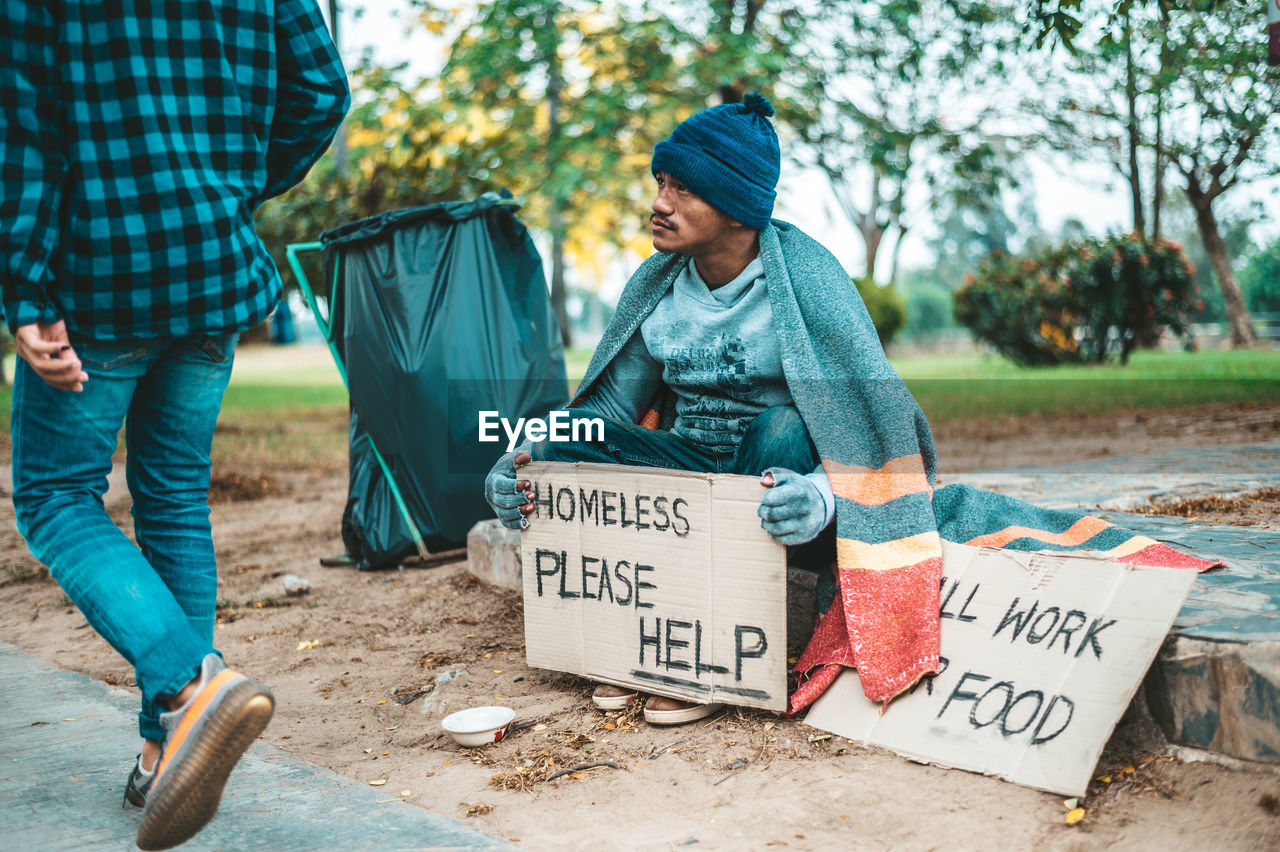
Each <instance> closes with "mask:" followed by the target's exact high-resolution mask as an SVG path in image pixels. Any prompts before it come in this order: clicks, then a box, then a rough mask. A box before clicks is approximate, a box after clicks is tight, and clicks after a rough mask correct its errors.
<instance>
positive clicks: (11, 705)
mask: <svg viewBox="0 0 1280 852" xmlns="http://www.w3.org/2000/svg"><path fill="white" fill-rule="evenodd" d="M137 701H138V700H137V698H136V697H135V696H134V695H132V694H131V693H129V692H126V691H125V690H123V689H117V688H113V687H110V686H107V685H106V684H102V683H97V682H95V681H92V680H90V679H89V678H87V677H84V676H83V675H79V674H75V673H72V672H67V671H63V670H61V669H58V668H56V667H54V666H52V665H50V664H49V663H46V662H45V661H44V660H42V659H40V658H38V657H36V656H35V655H33V654H30V653H28V652H26V651H23V650H22V649H20V648H17V647H15V646H13V645H9V644H7V643H4V642H0V848H4V849H13V850H18V849H21V850H32V852H37V851H38V852H51V851H52V850H83V849H119V850H126V849H135V848H136V847H135V846H134V845H133V838H134V836H135V835H136V834H137V831H138V823H139V821H140V819H141V811H140V810H139V809H137V808H134V807H129V808H121V798H122V797H123V795H124V781H125V775H126V774H127V773H128V770H129V760H130V758H132V756H133V755H134V753H135V750H136V748H137V745H138V741H137V736H136V731H137V721H136V712H137ZM388 798H389V797H388V794H387V793H386V792H385V791H381V790H377V789H374V788H371V787H369V786H367V785H364V784H360V783H358V782H355V781H351V780H349V779H347V778H343V777H341V776H340V775H337V774H336V773H333V772H330V771H329V770H327V769H321V768H320V767H318V766H312V765H311V764H308V763H306V762H305V761H303V760H300V759H298V758H296V757H292V756H290V755H288V754H286V753H285V752H283V751H281V750H280V749H278V748H275V747H273V746H269V745H266V744H264V743H261V742H259V743H255V744H254V745H253V747H252V748H250V749H249V752H248V753H247V754H246V755H245V756H244V758H243V759H242V760H241V761H240V764H239V766H238V767H237V768H236V771H235V772H234V773H233V774H232V776H231V779H230V781H228V782H227V787H226V790H225V792H224V794H223V797H222V806H221V808H219V810H218V814H217V816H215V817H214V818H213V821H212V822H210V823H209V825H208V826H207V827H206V828H205V829H204V831H202V832H201V833H200V834H198V835H196V836H195V838H194V839H192V840H191V841H190V842H188V843H187V844H186V845H184V846H183V847H181V848H182V849H184V850H192V852H205V850H223V852H241V851H242V850H243V852H249V850H253V851H254V852H257V850H268V849H269V850H272V852H291V850H298V851H299V852H304V850H305V852H316V850H344V852H345V850H371V852H372V850H377V852H396V850H417V849H421V850H500V849H513V848H515V847H513V846H511V845H509V844H506V843H504V842H503V841H500V840H496V839H494V838H491V837H487V836H485V835H483V834H481V833H480V832H478V831H475V830H474V829H472V828H470V827H468V826H465V825H462V824H461V823H459V822H456V821H454V820H451V819H448V818H446V817H443V816H438V815H436V814H433V813H431V812H429V811H425V810H423V809H422V808H419V807H415V806H413V805H408V804H404V803H402V802H400V801H399V800H398V799H397V800H395V801H391V802H388V801H386V800H387V799H388Z"/></svg>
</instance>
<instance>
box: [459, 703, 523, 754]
mask: <svg viewBox="0 0 1280 852" xmlns="http://www.w3.org/2000/svg"><path fill="white" fill-rule="evenodd" d="M515 717H516V711H514V710H512V709H511V708H510V707H471V708H469V709H467V710H459V711H458V712H457V713H450V714H449V715H448V716H445V717H444V719H443V720H441V722H440V727H442V728H444V729H445V730H446V731H448V732H449V736H451V737H453V738H454V740H456V741H457V743H458V745H461V746H482V745H487V744H489V743H496V742H498V741H500V740H501V739H502V738H503V737H505V736H506V735H507V730H508V729H509V728H510V726H511V720H512V719H514V718H515Z"/></svg>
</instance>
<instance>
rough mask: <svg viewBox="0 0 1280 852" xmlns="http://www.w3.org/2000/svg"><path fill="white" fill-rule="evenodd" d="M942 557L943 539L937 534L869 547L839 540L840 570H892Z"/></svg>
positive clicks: (862, 542) (837, 547) (911, 537)
mask: <svg viewBox="0 0 1280 852" xmlns="http://www.w3.org/2000/svg"><path fill="white" fill-rule="evenodd" d="M941 555H942V540H941V539H939V538H938V534H937V533H936V532H926V533H920V534H919V535H912V536H907V537H906V538H895V539H894V540H892V541H885V542H881V543H880V544H868V543H867V542H865V541H858V540H857V539H854V538H837V539H836V557H837V558H838V559H839V560H840V570H841V571H847V570H850V569H854V568H863V569H866V570H868V571H889V570H892V569H894V568H906V567H908V566H910V565H915V564H917V563H920V562H923V561H925V560H926V559H933V558H935V557H938V556H941Z"/></svg>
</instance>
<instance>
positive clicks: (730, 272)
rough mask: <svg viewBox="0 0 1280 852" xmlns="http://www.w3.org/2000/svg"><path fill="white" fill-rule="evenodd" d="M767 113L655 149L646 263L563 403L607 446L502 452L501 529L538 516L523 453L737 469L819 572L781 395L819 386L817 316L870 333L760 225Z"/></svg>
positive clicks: (750, 98)
mask: <svg viewBox="0 0 1280 852" xmlns="http://www.w3.org/2000/svg"><path fill="white" fill-rule="evenodd" d="M771 115H773V107H772V106H771V105H770V104H769V102H768V101H767V100H766V99H765V98H764V97H763V96H761V95H758V94H749V95H747V97H746V98H745V99H744V101H743V102H742V103H735V104H724V105H721V106H716V107H712V108H710V109H707V110H704V111H702V112H700V113H698V114H696V115H694V116H692V117H690V118H689V119H687V120H685V121H684V122H682V123H681V124H680V125H679V126H677V127H676V129H675V131H674V132H673V133H672V134H671V136H670V138H668V139H667V140H665V141H663V142H661V143H659V144H658V146H657V147H656V148H655V149H654V152H653V162H652V167H651V168H652V171H653V175H654V178H655V179H656V180H657V195H656V196H655V198H654V200H653V214H652V215H651V217H650V222H651V223H652V227H653V246H654V248H655V249H657V253H656V254H654V255H653V256H652V257H650V258H649V259H648V260H647V261H645V263H644V264H642V265H641V267H640V268H639V270H637V272H636V273H635V274H634V275H633V276H632V278H631V280H630V281H629V282H628V283H627V286H626V289H625V290H624V292H623V294H622V296H621V299H620V301H619V304H618V309H617V312H616V313H615V315H614V318H613V321H612V322H611V324H610V325H609V328H608V330H607V331H606V332H605V335H604V338H603V339H602V341H601V343H600V346H599V347H598V348H597V349H596V352H595V355H594V357H593V359H592V362H591V365H590V367H589V368H588V371H587V375H586V377H585V378H584V379H583V381H582V383H581V385H580V387H579V389H578V395H577V398H576V399H575V400H574V402H573V412H574V416H575V417H576V416H577V415H579V414H581V415H583V416H593V417H600V418H602V419H603V420H604V423H605V428H604V439H603V440H602V441H595V442H554V443H553V442H549V441H540V442H538V443H536V444H533V443H529V442H526V443H525V444H524V445H523V446H521V447H518V448H517V449H516V450H515V451H514V452H509V453H507V454H506V455H504V456H502V458H500V459H499V460H498V463H497V464H496V465H495V466H494V468H493V470H492V471H491V472H490V473H489V476H488V478H487V480H486V481H485V497H486V499H487V500H488V502H489V504H490V505H491V506H492V507H493V509H494V511H495V513H496V514H497V516H498V518H499V519H500V520H501V521H502V523H503V524H505V525H506V526H508V527H511V528H517V527H521V526H524V525H527V524H528V522H529V521H528V518H527V517H526V515H528V514H530V513H532V512H533V510H534V508H535V507H534V505H533V503H532V500H533V497H534V493H533V492H532V491H530V490H527V489H529V488H531V485H530V483H529V482H528V481H527V480H518V479H517V473H516V466H517V465H520V464H523V463H525V462H527V461H529V459H530V456H532V458H534V459H537V460H539V461H563V462H603V463H612V464H626V465H643V466H650V467H663V468H677V469H683V470H693V471H703V472H712V473H736V474H746V475H751V476H760V477H761V480H760V481H761V484H762V485H763V486H765V490H764V493H763V496H762V498H761V501H760V507H759V515H760V518H761V521H762V526H763V527H764V529H765V530H766V531H767V532H768V533H769V534H770V535H771V536H772V537H773V538H774V539H775V540H777V541H778V542H780V543H782V544H785V545H805V547H804V548H794V549H793V550H792V552H791V553H789V559H790V561H791V562H792V563H793V564H797V565H803V566H804V567H809V568H811V569H814V570H816V569H818V568H819V567H822V568H828V567H829V566H830V565H831V564H832V562H833V561H834V558H835V544H834V538H835V536H834V532H835V531H834V527H833V525H832V520H833V519H834V517H835V498H834V496H833V494H832V489H831V485H830V483H829V481H828V478H827V475H826V473H824V472H823V468H822V465H821V462H820V459H819V454H818V451H817V449H815V446H814V442H813V440H812V439H811V437H810V431H811V430H810V428H806V427H807V426H809V427H812V425H813V424H812V422H811V420H810V417H812V416H813V415H812V414H809V412H812V411H815V410H818V409H816V408H815V407H813V406H808V407H806V406H801V407H800V408H797V402H796V399H795V398H794V397H793V391H794V387H793V385H795V384H796V383H803V384H809V385H814V384H817V383H815V382H805V378H806V375H805V373H804V372H803V371H802V370H803V366H804V364H805V360H806V356H807V357H808V358H809V359H812V358H813V357H814V356H813V354H812V347H811V344H810V342H809V336H810V334H811V333H812V332H811V330H810V323H811V322H812V317H813V316H815V312H822V311H829V310H831V309H832V308H836V306H840V305H850V304H852V305H853V306H854V307H853V309H852V310H855V311H860V314H859V315H857V316H852V317H846V318H844V321H845V322H846V323H854V324H857V323H861V324H864V325H865V326H866V329H867V333H868V335H869V338H868V339H874V337H875V336H874V332H873V331H871V323H870V319H869V318H868V317H867V315H866V309H865V308H863V307H862V304H861V302H860V301H859V300H858V299H857V296H856V291H855V290H854V289H853V284H852V283H851V281H850V278H849V276H848V275H847V274H846V273H845V272H844V270H843V269H841V267H840V265H839V263H838V262H836V260H835V259H834V258H833V257H831V255H830V254H829V253H828V252H827V251H826V250H825V249H823V248H822V247H821V246H819V245H818V244H817V243H816V242H814V241H813V240H812V239H810V238H809V237H807V236H806V235H804V234H803V233H801V232H800V231H799V230H798V229H796V228H794V227H792V226H790V225H787V224H786V223H783V222H771V219H770V214H771V213H772V211H773V203H774V198H775V192H774V187H775V186H776V184H777V182H778V175H779V170H780V153H779V148H778V137H777V135H776V134H775V133H774V130H773V125H772V124H771V122H770V121H769V117H770V116H771ZM797 263H808V264H811V265H812V264H815V263H816V264H817V265H818V267H819V268H820V269H821V271H822V273H823V278H824V280H823V284H824V285H825V287H823V288H821V289H826V290H829V289H836V288H838V289H842V290H844V291H846V292H847V293H853V294H854V295H853V299H852V302H851V301H850V300H849V298H848V296H847V295H846V296H842V297H841V298H837V299H834V300H825V299H824V293H822V292H811V293H807V294H804V293H800V292H795V293H793V292H792V291H791V287H790V284H791V282H790V280H780V279H786V278H787V277H788V269H789V268H790V267H791V266H793V265H794V264H797ZM804 296H807V297H808V298H803V297H804ZM837 310H844V308H837ZM780 311H782V312H784V313H785V321H780V319H784V318H783V317H782V316H780ZM880 357H881V358H882V359H883V355H882V354H881V356H880ZM886 366H887V362H886ZM808 393H809V395H812V394H814V393H820V390H819V389H817V388H814V387H810V388H808ZM806 415H808V416H806ZM653 427H657V428H653ZM824 531H825V532H824ZM806 543H808V544H806ZM820 577H822V579H823V583H822V584H821V585H820V590H819V597H820V599H821V598H825V599H826V601H822V600H820V605H822V604H823V603H825V602H827V601H829V600H830V598H831V595H833V594H834V590H835V581H834V574H833V573H832V572H831V571H830V570H825V571H822V572H821V573H820ZM633 695H634V693H633V692H631V691H629V690H626V689H622V688H619V687H615V686H611V685H607V684H601V685H600V686H599V687H598V688H597V689H596V690H595V693H594V695H593V696H592V700H593V701H594V703H595V704H596V706H597V707H599V708H600V709H620V708H621V707H623V706H625V705H626V703H627V702H628V701H629V700H630V699H631V698H632V697H633ZM719 707H720V705H718V704H701V705H700V704H688V703H685V702H682V701H676V700H674V699H670V698H665V697H661V696H653V697H651V698H649V700H648V701H647V703H646V704H645V711H644V713H645V719H646V720H647V721H649V722H650V723H653V724H678V723H682V722H688V721H692V720H694V719H699V718H702V717H704V716H707V715H710V714H711V713H713V712H715V711H717V710H718V709H719Z"/></svg>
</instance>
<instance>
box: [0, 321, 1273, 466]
mask: <svg viewBox="0 0 1280 852" xmlns="http://www.w3.org/2000/svg"><path fill="white" fill-rule="evenodd" d="M590 356H591V353H590V352H589V351H587V350H581V349H575V350H570V351H569V352H568V353H567V355H566V362H567V363H568V365H569V366H568V370H569V378H570V384H571V385H574V386H576V384H577V382H578V381H579V380H580V379H581V378H582V375H583V373H584V372H585V371H586V368H587V363H588V361H590ZM892 361H893V364H894V367H895V368H896V369H897V370H898V372H899V373H900V374H901V375H902V377H903V378H904V379H905V380H906V382H907V384H908V386H909V387H910V388H911V391H912V393H914V394H915V396H916V399H917V400H919V402H920V405H921V407H922V408H923V409H924V411H925V414H926V415H927V416H928V417H929V419H930V421H931V422H934V423H935V424H937V423H943V422H949V421H959V420H967V419H974V418H997V417H1004V416H1018V415H1029V414H1044V415H1051V416H1052V415H1059V416H1070V415H1072V414H1093V413H1097V412H1101V411H1108V410H1113V409H1114V410H1130V409H1138V408H1155V407H1168V408H1178V407H1185V406H1191V405H1202V404H1206V403H1230V402H1251V403H1266V402H1280V351H1265V352H1264V351H1248V352H1194V353H1188V352H1140V353H1138V354H1136V355H1134V357H1133V359H1132V360H1131V362H1130V363H1129V365H1128V366H1127V367H1120V366H1118V365H1107V366H1101V367H1058V368H1052V369H1050V368H1037V369H1023V368H1020V367H1016V366H1014V365H1013V364H1011V363H1009V362H1008V361H1005V360H1004V359H1002V358H999V357H996V356H992V355H961V356H947V357H939V356H927V357H926V356H911V357H895V358H893V359H892ZM7 367H8V370H7V374H8V375H10V376H11V375H13V373H12V363H11V362H10V363H9V364H8V365H7ZM9 404H10V389H9V388H8V387H4V388H0V428H3V430H4V433H5V435H6V439H7V433H8V426H9ZM346 411H347V394H346V390H345V389H344V388H343V386H342V380H341V378H340V377H339V375H338V372H337V369H336V368H335V367H334V365H333V362H332V359H331V358H330V356H329V353H328V351H327V350H326V349H324V348H321V347H303V348H298V347H289V348H277V347H271V346H251V347H250V346H247V347H243V348H242V349H241V351H240V352H239V353H237V358H236V367H235V372H234V373H233V375H232V379H231V385H230V387H229V388H228V389H227V393H226V397H225V398H224V400H223V405H222V418H221V420H220V421H219V426H218V434H217V436H216V437H215V441H214V450H213V456H214V460H215V461H218V462H221V463H233V464H236V465H239V466H250V467H266V468H270V467H273V466H277V465H278V466H281V467H293V468H296V467H299V466H301V467H310V466H314V467H317V468H327V469H333V468H334V467H335V466H339V467H340V466H344V465H345V464H346V442H347V432H346V422H347V420H346Z"/></svg>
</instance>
